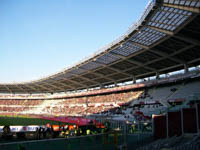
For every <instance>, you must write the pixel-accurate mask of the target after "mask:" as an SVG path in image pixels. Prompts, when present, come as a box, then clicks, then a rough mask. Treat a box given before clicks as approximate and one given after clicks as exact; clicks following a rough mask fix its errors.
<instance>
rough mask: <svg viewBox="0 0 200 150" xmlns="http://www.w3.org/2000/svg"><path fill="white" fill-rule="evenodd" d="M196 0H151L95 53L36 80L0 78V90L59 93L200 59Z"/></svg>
mask: <svg viewBox="0 0 200 150" xmlns="http://www.w3.org/2000/svg"><path fill="white" fill-rule="evenodd" d="M199 7H200V2H199V1H198V0H181V1H179V0H164V1H162V0H152V1H150V2H149V3H148V5H147V7H146V8H145V10H144V12H143V14H142V16H141V17H140V18H139V20H138V21H137V22H136V23H135V24H133V25H132V26H131V27H130V28H129V30H128V31H127V32H126V33H125V34H124V35H123V36H121V37H119V38H118V39H117V40H115V41H113V42H112V43H110V44H109V45H106V46H105V47H103V48H102V49H100V50H99V51H97V52H96V53H95V54H94V55H92V56H90V57H88V58H86V59H84V60H83V61H81V62H78V63H77V64H76V65H73V66H71V67H68V68H66V69H64V70H63V71H61V72H58V73H55V74H53V75H50V76H48V77H44V78H41V79H38V80H35V81H30V82H24V83H14V84H13V83H1V84H0V93H10V94H15V93H23V94H27V93H28V94H30V93H60V92H70V91H78V90H84V89H87V90H88V89H95V88H102V87H106V86H109V85H113V86H117V85H118V84H119V83H123V82H127V81H131V82H132V83H135V81H136V80H137V79H142V78H146V77H152V76H156V77H157V78H159V76H160V75H161V74H166V73H169V72H173V71H178V70H181V69H184V71H185V72H188V68H190V67H194V66H198V65H199V64H200V53H199V48H200V41H199V39H200V37H199V32H200V31H199V30H200V29H199V27H200V16H199V12H200V8H199Z"/></svg>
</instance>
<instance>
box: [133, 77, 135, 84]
mask: <svg viewBox="0 0 200 150" xmlns="http://www.w3.org/2000/svg"><path fill="white" fill-rule="evenodd" d="M135 83H136V77H135V76H133V84H135Z"/></svg>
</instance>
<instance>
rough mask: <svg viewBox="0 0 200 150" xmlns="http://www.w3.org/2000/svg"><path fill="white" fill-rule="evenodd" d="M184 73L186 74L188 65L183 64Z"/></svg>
mask: <svg viewBox="0 0 200 150" xmlns="http://www.w3.org/2000/svg"><path fill="white" fill-rule="evenodd" d="M184 73H188V65H187V64H184Z"/></svg>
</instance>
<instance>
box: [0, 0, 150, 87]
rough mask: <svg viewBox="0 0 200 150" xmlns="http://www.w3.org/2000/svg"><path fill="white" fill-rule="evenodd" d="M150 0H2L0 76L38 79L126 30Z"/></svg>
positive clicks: (9, 79)
mask: <svg viewBox="0 0 200 150" xmlns="http://www.w3.org/2000/svg"><path fill="white" fill-rule="evenodd" d="M147 2H148V0H1V1H0V82H3V83H5V82H20V81H29V80H34V79H39V78H40V77H43V76H47V75H50V74H52V73H54V72H57V71H60V70H62V69H63V68H66V67H68V66H69V65H71V64H74V63H76V62H78V61H79V60H81V59H83V58H84V57H87V56H89V55H91V54H92V53H94V52H96V51H97V50H98V49H99V48H101V47H103V46H104V45H106V44H108V43H110V42H112V41H113V40H114V39H116V38H117V37H119V36H121V35H122V34H123V33H125V32H126V31H127V29H128V27H129V26H130V25H131V24H132V23H133V22H135V21H136V20H137V19H138V18H139V16H140V15H141V14H142V12H143V10H144V8H145V6H146V4H147Z"/></svg>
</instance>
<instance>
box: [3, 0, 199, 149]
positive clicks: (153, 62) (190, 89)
mask: <svg viewBox="0 0 200 150" xmlns="http://www.w3.org/2000/svg"><path fill="white" fill-rule="evenodd" d="M198 20H199V21H198ZM199 39H200V0H151V1H149V3H148V5H147V6H146V8H145V9H144V12H143V14H142V16H141V17H140V18H139V20H138V21H137V22H136V23H134V24H133V25H132V26H131V27H130V28H129V29H128V31H127V32H126V33H125V34H124V35H123V36H121V37H119V38H118V39H117V40H115V41H113V42H111V43H110V44H108V45H106V46H105V47H103V48H102V49H100V50H98V51H97V52H96V53H94V55H92V56H89V57H88V58H86V59H84V60H82V61H80V62H78V63H77V64H75V65H73V66H70V67H68V68H66V69H64V70H63V71H61V72H58V73H55V74H52V75H49V76H47V77H44V78H40V79H38V80H34V81H29V82H19V83H0V149H2V150H12V149H21V150H22V149H26V150H34V149H48V150H54V149H61V150H62V149H67V150H75V149H77V150H79V149H87V150H90V149H99V150H100V149H116V150H117V149H138V150H143V149H155V150H157V149H158V150H160V149H172V150H179V149H185V150H193V149H194V150H196V149H199V148H200V133H199V132H200V103H199V100H200V51H199V50H200V40H199Z"/></svg>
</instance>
